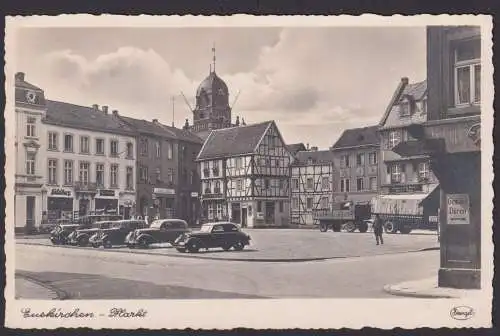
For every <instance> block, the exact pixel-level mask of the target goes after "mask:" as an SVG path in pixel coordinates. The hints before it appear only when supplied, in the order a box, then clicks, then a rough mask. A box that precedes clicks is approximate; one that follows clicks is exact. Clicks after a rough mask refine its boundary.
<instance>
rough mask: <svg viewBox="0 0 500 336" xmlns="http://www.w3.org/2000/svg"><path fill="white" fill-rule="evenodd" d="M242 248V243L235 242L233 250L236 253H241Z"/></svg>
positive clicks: (243, 245)
mask: <svg viewBox="0 0 500 336" xmlns="http://www.w3.org/2000/svg"><path fill="white" fill-rule="evenodd" d="M244 247H245V244H243V242H242V241H239V242H236V244H234V249H235V250H236V251H241V250H243V248H244Z"/></svg>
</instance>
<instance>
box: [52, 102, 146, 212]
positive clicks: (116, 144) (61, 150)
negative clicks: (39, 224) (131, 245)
mask: <svg viewBox="0 0 500 336" xmlns="http://www.w3.org/2000/svg"><path fill="white" fill-rule="evenodd" d="M43 122H44V124H45V131H46V133H45V134H44V137H45V139H46V146H45V148H44V158H45V160H46V162H45V169H44V171H45V174H44V177H45V184H44V188H43V190H42V192H44V194H46V197H45V200H44V203H43V204H44V206H45V207H44V208H43V212H44V214H46V216H47V220H48V221H54V220H55V219H59V218H71V217H72V218H74V219H75V218H77V217H80V216H84V215H88V214H92V213H116V214H121V215H122V216H124V218H129V217H131V216H133V215H134V214H135V211H134V210H135V201H136V179H135V174H136V172H135V169H136V168H135V167H136V155H135V148H136V141H135V136H134V135H135V134H134V132H133V130H132V129H130V128H128V127H127V125H126V124H124V123H122V122H121V120H120V119H119V118H118V116H117V112H116V111H113V113H112V114H111V113H108V108H107V106H103V109H102V110H101V109H99V107H98V106H97V105H94V106H93V107H85V106H79V105H74V104H69V103H65V102H59V101H51V100H47V113H46V116H45V118H44V120H43Z"/></svg>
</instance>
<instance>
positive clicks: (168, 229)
mask: <svg viewBox="0 0 500 336" xmlns="http://www.w3.org/2000/svg"><path fill="white" fill-rule="evenodd" d="M186 232H189V229H188V225H187V223H186V222H185V221H183V220H182V219H157V220H155V221H154V222H153V223H151V225H150V226H149V227H148V228H144V229H138V230H134V231H132V232H130V233H129V234H128V235H127V237H126V238H125V244H127V246H128V247H131V248H133V247H136V246H138V247H141V248H146V247H148V246H149V245H151V244H154V243H171V244H173V242H174V241H175V240H176V239H177V238H178V237H179V236H181V235H183V234H184V233H186Z"/></svg>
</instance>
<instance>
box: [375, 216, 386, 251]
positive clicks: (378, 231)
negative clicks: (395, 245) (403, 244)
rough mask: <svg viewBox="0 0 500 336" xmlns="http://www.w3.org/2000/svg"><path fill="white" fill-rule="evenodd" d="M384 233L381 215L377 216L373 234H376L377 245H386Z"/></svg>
mask: <svg viewBox="0 0 500 336" xmlns="http://www.w3.org/2000/svg"><path fill="white" fill-rule="evenodd" d="M383 231H384V226H383V225H382V219H380V215H379V214H376V215H375V220H374V221H373V233H375V240H376V241H377V245H379V244H382V245H383V244H384V238H383V237H382V233H383Z"/></svg>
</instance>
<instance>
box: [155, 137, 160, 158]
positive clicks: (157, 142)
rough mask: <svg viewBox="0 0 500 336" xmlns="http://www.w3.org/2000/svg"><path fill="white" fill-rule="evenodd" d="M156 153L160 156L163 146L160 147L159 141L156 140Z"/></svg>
mask: <svg viewBox="0 0 500 336" xmlns="http://www.w3.org/2000/svg"><path fill="white" fill-rule="evenodd" d="M155 154H156V157H157V158H159V157H160V156H161V147H160V142H159V141H156V142H155Z"/></svg>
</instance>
